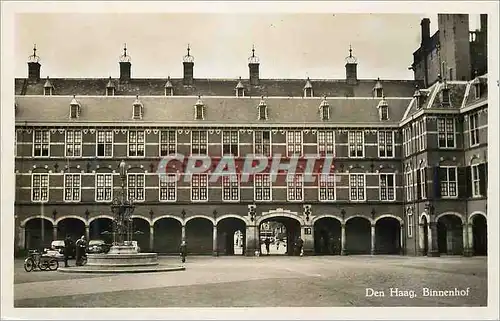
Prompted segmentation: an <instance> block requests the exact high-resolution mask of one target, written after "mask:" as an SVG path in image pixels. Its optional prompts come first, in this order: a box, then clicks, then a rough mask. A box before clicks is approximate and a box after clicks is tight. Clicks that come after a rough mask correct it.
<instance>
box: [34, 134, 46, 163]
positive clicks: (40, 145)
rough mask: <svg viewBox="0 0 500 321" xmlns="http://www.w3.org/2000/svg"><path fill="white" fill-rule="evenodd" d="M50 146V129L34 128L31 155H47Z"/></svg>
mask: <svg viewBox="0 0 500 321" xmlns="http://www.w3.org/2000/svg"><path fill="white" fill-rule="evenodd" d="M49 147H50V131H48V130H35V131H34V132H33V156H34V157H47V156H49V153H50V152H49Z"/></svg>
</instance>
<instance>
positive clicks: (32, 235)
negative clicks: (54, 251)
mask: <svg viewBox="0 0 500 321" xmlns="http://www.w3.org/2000/svg"><path fill="white" fill-rule="evenodd" d="M24 228H25V230H24V232H25V247H26V249H42V248H46V247H50V243H51V242H52V241H53V239H52V236H53V233H52V231H53V224H52V222H51V221H50V220H49V219H47V218H42V217H34V218H31V219H29V220H27V221H25V223H24Z"/></svg>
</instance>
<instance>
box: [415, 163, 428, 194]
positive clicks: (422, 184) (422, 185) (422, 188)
mask: <svg viewBox="0 0 500 321" xmlns="http://www.w3.org/2000/svg"><path fill="white" fill-rule="evenodd" d="M425 171H426V168H425V167H421V168H419V169H417V192H418V193H417V199H425V198H426V197H427V193H426V190H427V175H426V173H425Z"/></svg>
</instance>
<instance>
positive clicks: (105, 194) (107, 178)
mask: <svg viewBox="0 0 500 321" xmlns="http://www.w3.org/2000/svg"><path fill="white" fill-rule="evenodd" d="M95 181H96V184H95V185H96V189H95V200H96V201H98V202H110V201H111V199H112V197H113V175H112V174H96V180H95Z"/></svg>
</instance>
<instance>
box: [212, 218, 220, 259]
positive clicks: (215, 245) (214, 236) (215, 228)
mask: <svg viewBox="0 0 500 321" xmlns="http://www.w3.org/2000/svg"><path fill="white" fill-rule="evenodd" d="M212 237H213V240H212V251H213V252H212V253H213V255H214V256H218V255H219V251H218V246H217V225H214V230H213V235H212Z"/></svg>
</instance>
